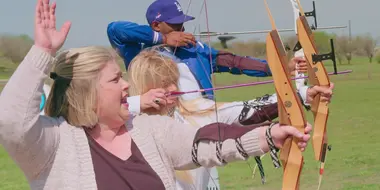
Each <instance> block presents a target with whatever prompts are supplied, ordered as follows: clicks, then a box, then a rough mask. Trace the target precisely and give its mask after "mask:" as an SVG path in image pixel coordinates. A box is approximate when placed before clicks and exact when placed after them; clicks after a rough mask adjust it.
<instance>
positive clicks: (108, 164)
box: [86, 132, 165, 190]
mask: <svg viewBox="0 0 380 190" xmlns="http://www.w3.org/2000/svg"><path fill="white" fill-rule="evenodd" d="M86 135H87V138H88V140H89V145H90V152H91V157H92V162H93V164H94V171H95V178H96V184H97V187H98V189H99V190H110V189H112V190H118V189H120V190H121V189H122V190H132V189H155V190H161V189H162V190H164V189H165V187H164V184H163V183H162V181H161V179H160V178H159V177H158V175H157V174H156V172H154V170H153V169H152V168H151V167H150V165H149V164H148V163H147V162H146V160H145V159H144V157H143V155H142V154H141V152H140V150H139V148H138V147H137V146H136V144H135V142H134V141H133V139H132V144H131V151H132V155H131V156H130V157H129V158H128V159H127V160H122V159H120V158H118V157H116V156H115V155H113V154H111V153H110V152H108V151H107V150H106V149H104V148H103V147H102V146H100V144H98V143H97V142H96V141H95V140H94V139H93V138H92V137H91V136H90V135H89V134H88V133H87V132H86Z"/></svg>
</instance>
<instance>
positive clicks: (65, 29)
mask: <svg viewBox="0 0 380 190" xmlns="http://www.w3.org/2000/svg"><path fill="white" fill-rule="evenodd" d="M54 26H55V25H54ZM70 28H71V22H65V24H63V26H62V28H61V30H60V33H61V34H62V37H63V39H66V38H67V35H68V34H69V31H70Z"/></svg>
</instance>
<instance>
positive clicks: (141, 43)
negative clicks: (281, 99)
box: [107, 0, 306, 97]
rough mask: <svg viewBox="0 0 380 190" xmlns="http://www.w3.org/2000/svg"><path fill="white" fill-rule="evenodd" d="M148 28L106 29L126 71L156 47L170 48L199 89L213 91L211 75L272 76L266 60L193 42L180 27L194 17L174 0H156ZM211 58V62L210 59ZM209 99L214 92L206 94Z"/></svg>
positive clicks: (122, 24) (129, 25)
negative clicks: (140, 56) (139, 55)
mask: <svg viewBox="0 0 380 190" xmlns="http://www.w3.org/2000/svg"><path fill="white" fill-rule="evenodd" d="M146 18H147V21H148V23H149V25H138V24H136V23H132V22H128V21H117V22H112V23H110V24H109V25H108V28H107V34H108V38H109V41H110V43H111V45H112V47H114V48H115V49H116V50H117V51H118V52H119V55H120V56H121V57H123V59H124V63H125V66H126V69H128V65H129V63H130V61H131V60H132V59H133V58H134V57H135V56H136V55H137V54H138V53H139V52H140V51H141V50H142V49H144V48H147V47H151V46H154V45H158V44H167V45H169V46H172V47H173V48H172V50H171V53H174V55H175V56H176V57H177V58H178V59H180V60H181V61H182V62H184V63H186V65H187V66H188V67H189V69H190V71H191V72H192V74H193V75H194V76H195V78H196V80H197V82H198V83H199V85H200V87H201V88H212V82H211V74H212V73H214V72H230V73H232V74H245V75H248V76H253V77H266V76H271V71H270V69H269V66H268V64H267V62H266V60H262V59H256V58H252V57H243V56H237V55H234V54H232V53H229V52H225V51H219V50H216V49H214V48H212V47H209V46H208V45H207V44H205V43H202V42H199V41H195V38H194V36H193V35H192V34H189V33H185V32H184V27H183V23H184V22H187V21H190V20H193V19H194V17H192V16H188V15H185V14H184V13H183V11H182V8H181V6H180V4H179V3H178V2H177V1H175V0H156V1H154V2H153V3H152V4H151V5H150V6H149V7H148V10H147V12H146ZM210 57H211V59H210ZM300 61H301V62H303V63H302V64H301V65H300V68H299V69H301V70H303V71H306V63H305V60H304V59H301V58H294V59H292V60H291V62H290V63H289V65H291V67H292V68H291V69H292V70H294V67H295V63H296V62H300ZM206 94H207V95H210V96H209V97H212V95H213V92H212V91H208V92H206Z"/></svg>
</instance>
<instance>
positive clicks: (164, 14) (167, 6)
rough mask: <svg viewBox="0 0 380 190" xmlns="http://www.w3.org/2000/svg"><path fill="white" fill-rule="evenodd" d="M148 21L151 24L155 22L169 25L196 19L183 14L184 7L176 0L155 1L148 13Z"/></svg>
mask: <svg viewBox="0 0 380 190" xmlns="http://www.w3.org/2000/svg"><path fill="white" fill-rule="evenodd" d="M146 19H147V21H148V23H149V24H152V22H153V21H157V22H166V23H169V24H181V23H184V22H187V21H190V20H194V19H195V18H194V17H192V16H189V15H185V14H183V11H182V7H181V5H180V4H179V3H178V1H175V0H155V1H154V2H153V3H152V4H151V5H150V6H149V7H148V10H147V11H146Z"/></svg>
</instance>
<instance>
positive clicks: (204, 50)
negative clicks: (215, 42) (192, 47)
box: [197, 41, 219, 71]
mask: <svg viewBox="0 0 380 190" xmlns="http://www.w3.org/2000/svg"><path fill="white" fill-rule="evenodd" d="M197 52H198V53H200V54H202V57H203V58H204V59H207V60H208V62H210V55H211V65H212V69H213V70H214V71H216V70H217V66H216V57H217V55H218V53H219V50H217V49H214V48H212V47H210V46H208V45H207V44H206V43H202V42H200V41H197Z"/></svg>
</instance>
